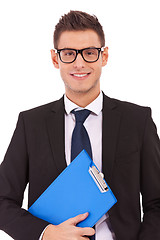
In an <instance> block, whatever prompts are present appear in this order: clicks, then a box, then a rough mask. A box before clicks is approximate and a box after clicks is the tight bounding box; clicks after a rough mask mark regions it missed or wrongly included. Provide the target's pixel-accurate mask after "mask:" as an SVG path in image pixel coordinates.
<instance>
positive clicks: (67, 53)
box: [64, 51, 75, 56]
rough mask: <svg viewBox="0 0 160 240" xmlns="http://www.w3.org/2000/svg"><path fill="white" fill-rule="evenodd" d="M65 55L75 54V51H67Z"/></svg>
mask: <svg viewBox="0 0 160 240" xmlns="http://www.w3.org/2000/svg"><path fill="white" fill-rule="evenodd" d="M64 55H65V56H74V55H75V53H74V52H73V51H69V52H68V51H67V52H64Z"/></svg>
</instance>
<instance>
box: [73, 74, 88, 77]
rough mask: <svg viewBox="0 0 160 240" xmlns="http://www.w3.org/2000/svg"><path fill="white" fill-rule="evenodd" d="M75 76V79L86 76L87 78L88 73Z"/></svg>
mask: <svg viewBox="0 0 160 240" xmlns="http://www.w3.org/2000/svg"><path fill="white" fill-rule="evenodd" d="M73 76H75V77H85V76H87V73H86V74H73Z"/></svg>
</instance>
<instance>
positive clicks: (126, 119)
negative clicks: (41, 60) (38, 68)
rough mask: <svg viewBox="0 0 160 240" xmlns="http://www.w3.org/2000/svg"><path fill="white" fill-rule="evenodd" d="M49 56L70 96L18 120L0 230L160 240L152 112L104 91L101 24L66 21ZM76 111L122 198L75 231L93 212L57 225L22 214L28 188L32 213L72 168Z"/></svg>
mask: <svg viewBox="0 0 160 240" xmlns="http://www.w3.org/2000/svg"><path fill="white" fill-rule="evenodd" d="M51 58H52V62H53V65H54V67H55V68H57V69H59V71H60V75H61V78H62V80H63V82H64V85H65V94H64V96H63V97H62V98H61V99H60V100H57V101H55V102H52V103H49V104H46V105H44V106H40V107H37V108H34V109H31V110H28V111H24V112H21V113H20V115H19V118H18V122H17V126H16V129H15V132H14V134H13V137H12V140H11V143H10V145H9V148H8V150H7V153H6V155H5V158H4V161H3V162H2V164H1V166H0V229H2V230H3V231H5V232H6V233H8V234H9V235H10V236H11V237H12V238H13V239H16V240H39V239H42V240H51V239H52V240H80V239H92V237H93V239H96V240H113V239H117V240H151V239H154V240H159V239H160V140H159V138H158V135H157V131H156V126H155V124H154V123H153V120H152V117H151V109H150V108H148V107H141V106H138V105H135V104H132V103H127V102H123V101H119V100H116V99H112V98H109V97H108V96H106V95H105V94H104V93H103V92H102V91H101V88H100V79H101V71H102V67H104V66H105V65H106V64H107V60H108V48H107V47H105V36H104V32H103V28H102V26H101V24H100V23H99V21H98V19H97V18H96V17H95V16H91V15H89V14H87V13H84V12H79V11H70V12H69V13H68V14H66V15H64V16H63V17H62V18H61V19H60V21H59V23H58V24H57V25H56V27H55V31H54V50H53V49H52V50H51ZM77 112H79V114H80V113H82V112H83V113H84V112H85V114H86V112H88V113H87V114H86V116H85V120H83V125H81V127H82V128H83V130H84V131H85V134H86V135H87V136H88V142H89V143H90V149H91V152H92V159H93V161H94V162H95V164H96V165H97V166H98V168H99V169H100V170H101V171H102V172H103V173H104V176H105V179H106V181H107V183H108V184H109V186H110V187H111V189H112V191H113V193H114V194H115V196H116V198H117V203H116V204H115V205H114V206H113V207H112V208H111V209H110V210H109V212H108V213H106V214H105V215H104V216H103V217H102V218H101V219H100V220H99V221H98V222H97V224H96V225H95V228H94V229H93V228H79V227H76V224H77V223H78V222H80V221H82V220H84V219H85V218H87V217H88V213H87V212H86V213H82V214H81V215H78V216H75V217H74V218H71V219H68V220H67V221H65V222H63V223H61V224H60V225H57V226H54V225H52V224H50V223H48V222H46V221H44V220H41V219H38V218H36V217H34V216H33V215H31V214H30V213H29V212H28V211H26V210H24V209H22V208H21V206H22V200H23V193H24V190H25V188H26V185H27V183H29V193H28V206H29V207H30V206H31V205H32V204H33V203H34V202H35V201H36V199H37V198H38V197H39V196H40V195H41V194H42V193H43V191H44V190H45V189H46V188H47V187H48V186H49V185H50V184H51V183H52V182H53V181H54V180H55V179H56V177H57V176H58V175H59V174H60V173H61V172H62V171H63V170H64V169H65V168H66V166H67V165H69V164H70V162H71V160H72V155H73V150H75V149H73V148H74V147H75V146H74V147H73V145H74V141H73V137H74V136H73V135H74V132H76V130H75V129H76V128H77V121H78V120H77V115H78V114H77ZM77 139H80V137H77ZM140 194H141V195H142V206H143V216H141V204H140ZM64 204H66V203H65V202H64ZM97 208H98V206H97Z"/></svg>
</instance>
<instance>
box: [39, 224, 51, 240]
mask: <svg viewBox="0 0 160 240" xmlns="http://www.w3.org/2000/svg"><path fill="white" fill-rule="evenodd" d="M49 225H51V224H49ZM49 225H47V227H48V226H49ZM47 227H45V229H44V230H43V232H42V233H41V236H40V238H39V240H42V237H43V234H44V232H45V230H46V228H47Z"/></svg>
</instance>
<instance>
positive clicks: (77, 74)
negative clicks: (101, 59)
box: [71, 73, 90, 79]
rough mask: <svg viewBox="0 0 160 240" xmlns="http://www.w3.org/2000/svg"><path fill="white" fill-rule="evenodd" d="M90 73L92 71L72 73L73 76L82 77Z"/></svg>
mask: <svg viewBox="0 0 160 240" xmlns="http://www.w3.org/2000/svg"><path fill="white" fill-rule="evenodd" d="M89 74H90V73H72V74H71V76H73V77H75V78H79V79H82V78H85V77H88V75H89Z"/></svg>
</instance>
